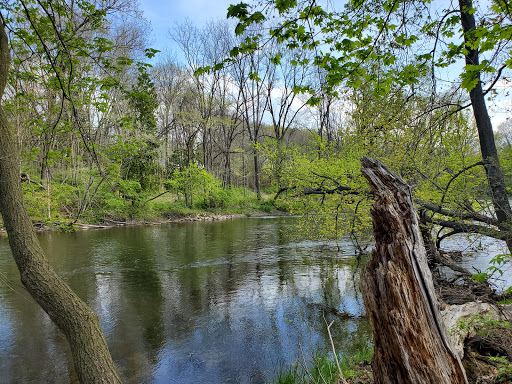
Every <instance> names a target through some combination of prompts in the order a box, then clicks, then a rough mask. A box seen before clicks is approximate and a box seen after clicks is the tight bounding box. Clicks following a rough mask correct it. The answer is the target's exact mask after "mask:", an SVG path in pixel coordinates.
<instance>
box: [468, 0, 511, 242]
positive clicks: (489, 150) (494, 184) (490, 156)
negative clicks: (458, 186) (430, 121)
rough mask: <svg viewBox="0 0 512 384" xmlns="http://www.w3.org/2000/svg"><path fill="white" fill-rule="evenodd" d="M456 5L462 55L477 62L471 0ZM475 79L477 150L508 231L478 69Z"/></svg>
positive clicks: (503, 189) (473, 99)
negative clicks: (463, 44) (486, 162)
mask: <svg viewBox="0 0 512 384" xmlns="http://www.w3.org/2000/svg"><path fill="white" fill-rule="evenodd" d="M459 7H460V20H461V24H462V29H463V31H464V42H465V44H466V49H467V54H466V56H465V59H466V65H479V53H478V49H477V48H475V47H474V40H475V38H474V37H473V36H472V34H473V33H474V31H475V30H476V23H475V16H474V13H473V12H472V11H471V10H472V9H473V3H472V0H459ZM477 80H478V82H477V84H476V86H475V87H474V88H473V89H471V90H470V92H469V97H470V99H471V106H472V108H473V115H474V117H475V121H476V126H477V129H478V138H479V141H480V151H481V153H482V158H483V160H488V161H489V162H488V164H487V165H486V166H485V169H486V173H487V181H488V184H489V188H490V190H491V194H492V202H493V206H494V211H495V213H496V217H497V219H498V221H499V223H500V227H501V229H506V230H508V231H510V230H511V228H510V221H511V219H512V209H511V208H510V203H509V201H508V197H507V190H506V187H505V179H504V177H503V172H502V170H501V167H500V163H499V159H498V151H497V149H496V143H495V141H494V132H493V129H492V124H491V119H490V118H489V113H488V111H487V106H486V104H485V95H484V93H483V90H482V82H481V80H480V72H478V73H477ZM507 246H508V248H509V250H511V251H512V236H511V238H510V239H507Z"/></svg>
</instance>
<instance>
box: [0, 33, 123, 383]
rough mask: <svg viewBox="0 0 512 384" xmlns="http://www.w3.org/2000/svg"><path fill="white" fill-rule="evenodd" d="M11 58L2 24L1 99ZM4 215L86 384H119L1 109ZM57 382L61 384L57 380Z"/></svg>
mask: <svg viewBox="0 0 512 384" xmlns="http://www.w3.org/2000/svg"><path fill="white" fill-rule="evenodd" d="M9 65H10V58H9V47H8V44H7V36H6V34H5V30H4V27H3V24H0V97H1V96H2V95H3V91H4V88H5V85H6V82H7V75H8V71H9ZM0 212H1V214H2V217H3V219H4V224H5V228H6V230H7V234H8V236H9V244H10V247H11V250H12V254H13V257H14V260H15V261H16V264H17V266H18V269H19V272H20V276H21V281H22V283H23V285H24V286H25V288H26V289H27V290H28V292H30V294H31V295H32V297H33V298H34V300H35V301H36V302H37V303H38V304H39V305H40V306H41V307H42V308H43V309H44V311H45V312H46V313H47V314H48V315H49V316H50V318H51V319H52V321H53V322H54V323H55V324H56V325H57V326H58V327H59V329H60V330H61V331H62V332H63V333H64V334H65V336H66V338H67V340H68V342H69V345H70V346H71V353H72V355H73V360H74V363H75V369H76V372H77V374H78V378H79V379H80V381H81V382H82V383H120V379H119V376H118V374H117V372H116V369H115V366H114V363H113V362H112V358H111V356H110V353H109V351H108V348H107V344H106V342H105V338H104V337H103V333H102V331H101V327H100V323H99V320H98V317H97V316H96V315H95V314H94V313H93V312H92V311H91V310H90V309H89V307H87V305H86V304H85V303H84V302H83V301H82V300H80V298H79V297H78V296H76V294H75V293H74V292H73V291H72V290H71V288H70V287H69V286H68V285H67V284H66V283H65V282H64V281H63V280H62V279H61V278H60V277H59V276H58V275H57V274H56V273H55V271H54V270H53V269H52V267H51V266H50V264H49V262H48V260H47V259H46V257H45V255H44V253H43V251H42V249H41V246H40V245H39V242H38V240H37V237H36V235H35V232H34V229H33V226H32V221H31V220H30V217H29V216H28V213H27V210H26V208H25V203H24V201H23V192H22V189H21V183H20V169H19V164H18V153H17V146H16V142H15V138H14V133H13V131H12V129H10V127H9V125H8V123H7V119H6V117H5V113H4V110H3V107H2V106H0ZM56 381H62V380H58V379H56Z"/></svg>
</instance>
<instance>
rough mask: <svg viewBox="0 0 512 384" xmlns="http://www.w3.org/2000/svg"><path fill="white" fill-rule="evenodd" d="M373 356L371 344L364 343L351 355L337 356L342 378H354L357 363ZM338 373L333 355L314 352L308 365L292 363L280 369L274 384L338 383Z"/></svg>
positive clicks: (357, 367)
mask: <svg viewBox="0 0 512 384" xmlns="http://www.w3.org/2000/svg"><path fill="white" fill-rule="evenodd" d="M372 356H373V345H366V346H364V347H363V348H361V349H360V350H358V351H356V352H355V353H354V354H353V355H350V356H347V355H345V354H341V355H339V357H338V360H339V362H340V368H341V371H342V373H343V377H344V378H355V377H358V375H359V374H360V370H359V365H360V364H361V363H364V362H366V363H369V362H370V361H371V359H372ZM340 382H341V380H340V375H339V371H338V367H337V364H336V361H335V359H334V357H333V356H332V355H330V354H315V355H314V356H313V358H312V362H311V364H310V365H309V366H305V365H304V364H303V363H294V364H292V365H291V366H290V367H288V368H287V369H280V371H279V373H278V376H277V379H276V381H275V384H338V383H340Z"/></svg>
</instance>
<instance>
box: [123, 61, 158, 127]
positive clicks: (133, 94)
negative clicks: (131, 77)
mask: <svg viewBox="0 0 512 384" xmlns="http://www.w3.org/2000/svg"><path fill="white" fill-rule="evenodd" d="M127 97H128V103H129V105H130V107H131V108H132V109H133V111H134V113H135V117H134V118H135V125H136V126H137V127H138V128H139V129H140V130H141V131H142V132H145V133H150V134H152V133H155V131H156V116H155V111H156V109H157V108H158V99H157V95H156V91H155V83H154V82H153V81H152V80H151V78H150V77H149V73H148V72H147V71H145V70H143V71H142V72H141V73H139V76H138V77H137V84H135V85H134V86H133V88H132V89H131V90H130V91H127Z"/></svg>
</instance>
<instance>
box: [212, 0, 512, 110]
mask: <svg viewBox="0 0 512 384" xmlns="http://www.w3.org/2000/svg"><path fill="white" fill-rule="evenodd" d="M429 5H430V2H428V1H413V2H410V1H391V0H390V1H382V2H378V3H375V2H369V1H349V2H346V3H345V6H344V8H343V9H342V10H339V9H337V10H333V11H327V10H326V9H324V8H322V6H320V5H318V4H317V3H316V2H315V1H303V2H297V1H280V0H269V1H265V2H264V3H262V4H259V5H255V6H254V7H251V6H249V5H248V4H246V3H240V4H238V5H232V6H230V8H229V10H228V17H233V18H235V19H238V21H239V23H238V25H237V27H236V33H237V34H238V35H242V34H243V33H244V32H246V30H247V29H248V28H249V26H251V25H253V24H261V23H263V22H265V21H268V20H270V19H272V18H275V17H276V15H278V17H277V20H278V22H277V23H274V24H272V26H271V27H270V28H269V32H268V35H267V36H264V35H263V34H257V35H248V36H247V37H245V39H244V41H243V43H242V44H240V45H239V46H237V47H235V48H234V49H233V50H232V51H231V58H229V59H227V60H225V62H224V63H230V62H232V61H233V60H234V59H233V58H234V57H237V56H238V55H240V54H243V53H248V52H252V51H254V50H255V49H258V48H259V47H260V46H261V45H263V44H264V41H266V39H275V40H276V41H277V42H278V43H280V44H282V46H283V49H291V50H297V49H302V50H309V51H313V52H314V58H313V59H312V60H300V59H297V60H296V61H294V62H292V63H293V64H294V65H303V66H307V65H311V64H314V65H315V66H317V67H318V68H320V70H322V71H324V72H325V73H326V76H325V80H326V81H325V83H324V85H323V87H324V89H325V90H326V91H327V92H328V93H331V94H335V95H337V94H338V91H337V89H336V87H337V86H339V85H341V84H344V85H345V86H347V87H350V88H354V89H357V88H358V87H359V86H360V85H361V83H364V82H367V83H372V84H374V85H375V87H374V91H375V94H376V95H381V96H383V95H386V94H387V93H389V91H390V86H391V85H392V84H398V85H399V86H404V87H405V86H407V87H410V86H414V85H416V84H418V83H419V80H420V79H421V78H422V77H423V76H425V75H426V74H428V73H429V71H431V70H439V69H444V68H446V67H448V66H450V65H451V64H452V63H453V62H454V61H455V60H456V59H460V58H463V57H464V54H465V53H467V48H466V46H465V42H464V40H461V39H457V38H456V37H455V36H457V35H458V34H459V32H460V30H461V27H460V15H459V14H458V13H456V12H455V11H456V10H457V9H455V11H454V10H453V9H450V8H449V7H447V8H446V9H444V10H443V12H442V13H441V14H440V15H439V16H437V15H436V16H437V17H436V16H434V15H432V14H431V10H430V7H429ZM465 11H467V12H468V13H474V12H476V9H475V8H471V9H468V10H465ZM487 16H488V17H486V19H485V21H484V22H483V23H482V24H480V25H479V26H478V28H476V30H475V31H474V32H471V33H469V34H468V36H467V39H468V41H469V43H468V45H470V46H471V48H473V49H478V50H479V51H480V52H481V53H482V54H485V53H489V55H488V57H489V59H487V60H483V61H482V63H481V64H480V65H478V66H477V65H471V64H467V65H466V66H465V67H464V70H463V71H462V73H461V79H462V82H461V84H462V87H463V88H465V89H467V90H470V89H472V88H473V87H474V86H475V85H476V82H477V81H478V76H479V74H480V72H485V73H496V72H497V70H498V69H497V68H499V67H502V66H503V68H505V67H506V68H509V69H510V68H512V60H510V59H508V58H507V55H504V56H502V55H500V53H501V52H509V50H510V44H509V42H510V36H511V35H512V25H511V23H510V4H509V2H508V1H507V0H506V1H494V2H492V4H491V7H490V9H489V10H488V15H487ZM432 47H433V48H432ZM278 58H279V53H278V54H277V55H276V56H275V59H276V60H278ZM493 61H497V62H496V63H493ZM369 62H371V63H376V64H377V65H378V67H379V69H380V71H379V72H378V73H375V72H373V71H371V70H369V68H368V67H367V66H365V65H364V64H365V63H369ZM220 65H221V64H220ZM297 90H298V91H302V92H308V93H310V94H312V95H315V89H313V88H311V87H309V86H304V87H298V89H297ZM310 101H311V103H312V104H315V103H318V102H319V101H320V99H319V98H318V97H316V96H314V97H312V98H311V100H310Z"/></svg>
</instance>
